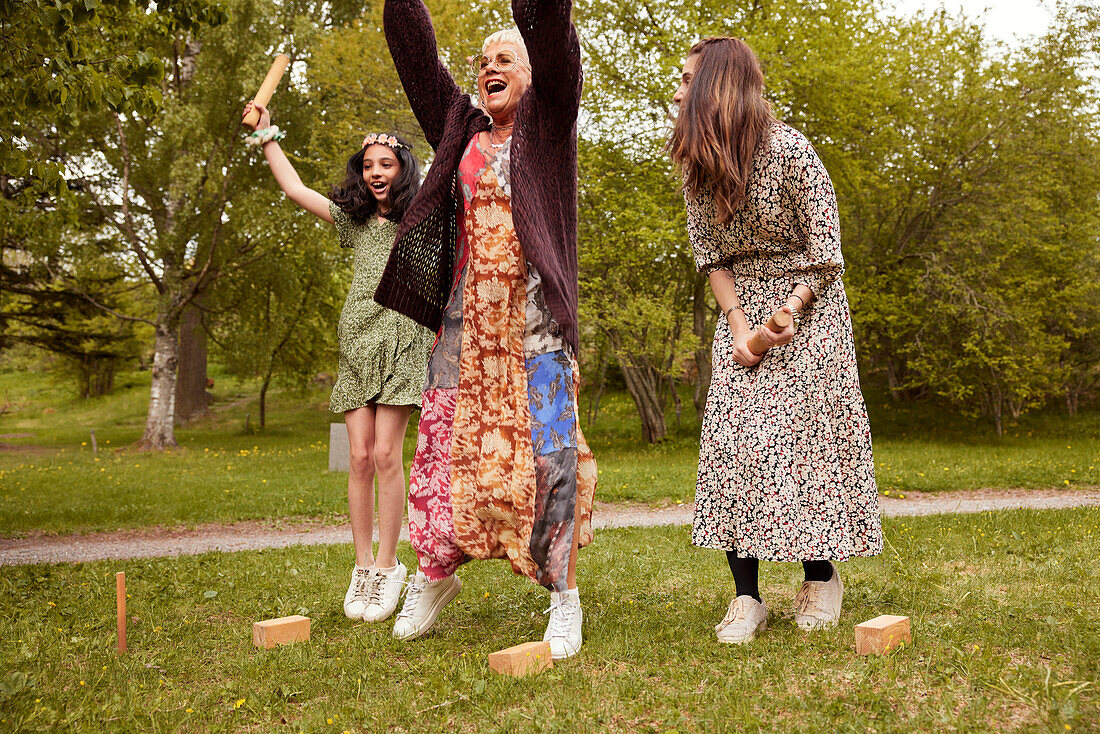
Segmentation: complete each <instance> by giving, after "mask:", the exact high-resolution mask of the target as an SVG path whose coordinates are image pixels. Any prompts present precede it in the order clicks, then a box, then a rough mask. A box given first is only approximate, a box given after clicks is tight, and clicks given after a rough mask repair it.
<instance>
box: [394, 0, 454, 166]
mask: <svg viewBox="0 0 1100 734" xmlns="http://www.w3.org/2000/svg"><path fill="white" fill-rule="evenodd" d="M382 26H383V28H384V29H385V32H386V43H387V44H388V45H389V47H390V56H392V57H393V65H394V67H395V68H396V69H397V75H398V76H399V77H401V85H402V86H403V87H404V88H405V96H406V97H408V98H409V106H410V107H412V111H413V114H415V115H416V119H417V121H418V122H419V123H420V129H421V130H423V132H424V138H425V139H426V140H427V141H428V145H430V146H432V148H438V147H439V143H440V142H441V141H442V140H443V126H444V123H445V122H446V120H447V110H449V109H450V107H451V104H452V103H453V101H454V99H455V97H456V96H458V95H461V94H462V90H461V89H459V88H458V85H457V84H456V83H455V80H454V78H453V77H452V76H451V73H450V72H449V71H447V68H446V67H445V66H443V62H442V61H440V60H439V48H438V46H437V45H436V41H435V30H434V29H433V28H432V16H431V14H429V13H428V8H427V6H425V5H424V3H423V2H422V1H421V0H386V5H385V7H384V8H383V11H382Z"/></svg>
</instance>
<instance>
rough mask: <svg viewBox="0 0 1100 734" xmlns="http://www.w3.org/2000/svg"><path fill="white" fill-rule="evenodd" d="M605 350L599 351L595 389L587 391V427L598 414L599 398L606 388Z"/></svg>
mask: <svg viewBox="0 0 1100 734" xmlns="http://www.w3.org/2000/svg"><path fill="white" fill-rule="evenodd" d="M607 362H608V358H607V349H606V347H605V348H604V349H601V350H600V369H599V377H597V378H596V387H595V389H590V390H589V391H588V425H592V422H593V421H595V420H596V416H597V415H599V414H600V398H601V397H603V390H604V387H606V386H607Z"/></svg>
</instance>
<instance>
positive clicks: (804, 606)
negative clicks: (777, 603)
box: [797, 582, 825, 614]
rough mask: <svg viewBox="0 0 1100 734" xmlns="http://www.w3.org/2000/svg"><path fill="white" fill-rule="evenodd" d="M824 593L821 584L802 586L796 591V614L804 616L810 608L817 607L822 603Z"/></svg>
mask: <svg viewBox="0 0 1100 734" xmlns="http://www.w3.org/2000/svg"><path fill="white" fill-rule="evenodd" d="M824 591H825V590H824V588H823V585H822V584H818V583H814V582H810V583H807V584H804V585H803V586H802V588H801V589H799V590H798V599H797V601H798V613H799V614H805V613H806V611H807V610H809V609H810V608H811V607H816V606H818V605H819V604H820V602H821V601H822V595H823V594H824Z"/></svg>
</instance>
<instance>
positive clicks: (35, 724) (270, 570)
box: [0, 509, 1100, 733]
mask: <svg viewBox="0 0 1100 734" xmlns="http://www.w3.org/2000/svg"><path fill="white" fill-rule="evenodd" d="M885 534H886V551H885V552H884V553H883V554H882V555H881V556H879V557H877V558H873V559H857V560H853V561H851V562H849V563H846V564H843V565H842V566H841V569H842V570H841V573H842V574H843V578H844V580H845V584H846V587H847V591H846V597H845V607H844V613H843V616H842V618H841V622H840V625H839V627H838V628H836V629H835V630H833V631H827V632H817V633H810V634H807V633H803V632H801V631H799V630H798V629H797V628H796V627H795V626H794V624H793V619H792V605H793V597H794V593H795V591H796V590H797V587H798V583H799V581H800V578H799V575H800V573H799V569H798V568H797V567H796V566H795V565H794V564H762V569H761V571H762V589H763V594H764V597H765V601H766V602H767V603H768V604H769V607H770V614H769V620H768V630H767V632H766V633H764V634H763V635H762V636H761V637H760V638H759V639H758V640H757V641H755V642H754V643H752V644H750V645H748V646H726V645H721V644H719V643H718V642H717V641H716V640H715V639H714V632H713V625H714V623H715V622H717V621H718V620H719V619H720V618H721V617H722V615H723V613H724V612H725V609H726V605H727V604H728V603H729V595H730V585H729V571H728V569H727V568H726V567H725V561H724V557H723V556H722V554H720V553H716V552H713V551H703V550H699V549H694V548H691V547H690V545H689V538H688V530H687V529H686V528H664V529H650V530H639V529H630V530H615V531H601V532H600V533H598V534H597V537H596V541H595V543H594V545H593V546H591V547H590V548H588V549H586V550H584V551H583V552H582V554H581V560H580V564H579V569H578V578H579V584H580V589H581V595H582V600H583V603H584V611H585V645H584V647H583V649H582V651H581V652H580V653H579V654H578V655H577V656H576V657H575V658H573V659H571V660H569V661H565V662H561V663H559V664H558V665H556V666H555V668H554V669H553V670H551V671H547V672H544V673H542V674H539V675H538V676H535V677H532V678H528V679H520V680H516V679H511V678H504V677H500V676H497V675H495V674H493V673H492V672H491V671H490V670H489V669H488V667H487V665H486V661H485V658H486V656H487V655H488V653H489V652H491V651H493V650H495V649H499V648H501V647H505V646H507V645H512V644H517V643H519V642H523V641H527V640H531V639H539V638H540V637H541V634H542V631H543V629H544V627H545V624H546V618H545V617H544V616H543V612H544V611H545V610H546V608H547V606H548V599H547V593H546V592H545V590H543V589H541V588H538V587H536V586H534V585H533V584H531V583H529V582H527V581H525V580H523V579H521V578H518V577H515V576H513V575H512V573H511V572H510V570H509V569H508V568H507V567H506V566H505V565H504V564H503V563H493V562H481V563H473V564H469V565H467V566H465V567H463V568H462V569H461V570H460V571H459V575H460V576H461V577H462V578H463V581H464V584H465V585H464V588H463V591H462V594H461V595H460V596H459V597H458V599H457V600H456V602H455V603H453V604H452V605H450V606H449V607H447V608H446V609H445V610H444V612H443V614H442V615H441V617H440V621H439V623H438V627H437V630H436V631H435V632H433V633H432V634H431V635H429V636H428V637H426V638H424V639H422V640H418V641H414V642H409V643H401V642H397V641H395V640H394V639H393V638H392V636H391V634H390V624H389V623H378V624H366V623H361V622H360V623H353V622H350V621H348V620H346V619H345V618H344V617H343V614H342V612H341V610H340V599H341V594H342V591H343V584H344V581H345V575H346V571H347V558H348V557H349V554H350V546H349V547H346V548H345V547H340V546H335V547H324V548H320V547H315V548H301V547H298V548H288V549H280V550H267V551H262V552H247V553H233V554H220V553H215V554H208V555H203V556H194V557H185V558H178V559H154V560H135V561H127V562H117V561H116V562H97V563H87V564H76V565H59V566H24V567H17V568H9V569H5V570H4V572H3V574H0V591H2V593H0V665H2V668H3V670H4V671H5V673H4V678H3V680H2V681H0V730H3V731H35V730H53V731H58V730H61V731H73V732H95V731H103V730H110V731H141V732H147V731H182V732H191V731H228V730H234V731H265V732H266V731H313V732H342V731H370V732H381V731H395V732H418V733H419V732H426V731H457V732H516V731H555V732H557V731H560V732H599V731H607V730H628V731H661V732H689V731H717V732H720V731H779V730H789V731H829V732H834V731H844V732H945V731H967V732H987V731H995V732H1006V731H1027V732H1055V731H1061V732H1064V731H1095V730H1096V729H1097V727H1098V725H1100V724H1098V722H1100V692H1098V691H1097V687H1096V681H1097V679H1098V674H1100V618H1098V616H1097V614H1096V599H1097V594H1098V592H1100V570H1098V567H1097V564H1096V558H1097V557H1100V510H1097V509H1079V510H1059V511H1046V512H1035V511H1011V512H997V513H983V514H981V515H970V516H939V517H925V518H913V519H907V520H887V521H886V523H885ZM399 555H400V556H401V557H402V559H403V560H404V562H405V563H406V564H409V563H411V562H412V558H413V557H412V552H411V549H410V548H409V547H408V546H407V545H402V547H401V548H400V549H399ZM119 569H125V570H126V571H127V577H128V582H129V584H128V590H129V591H130V594H131V598H130V601H129V611H130V613H131V614H132V615H133V616H134V617H136V619H135V620H134V621H133V622H132V624H131V627H130V635H129V645H130V653H129V654H128V655H126V656H124V657H119V656H117V655H116V654H115V653H114V643H115V638H114V573H115V571H116V570H119ZM294 613H304V614H308V615H309V616H310V617H311V618H312V620H313V628H312V639H311V641H309V642H308V643H300V644H295V645H292V646H287V647H282V648H276V649H273V650H270V651H260V650H256V649H254V648H253V647H252V645H251V625H252V622H253V621H254V620H258V619H265V618H271V617H277V616H283V615H287V614H294ZM882 613H892V614H904V615H907V616H910V617H911V618H912V620H913V621H912V630H913V632H912V634H913V641H912V645H910V646H907V647H904V648H902V649H900V650H898V651H896V652H893V653H891V654H889V655H887V656H885V657H875V656H872V657H859V656H857V655H856V654H855V652H854V641H853V631H852V626H853V625H854V624H855V623H857V622H860V621H864V620H866V619H869V618H871V617H875V616H877V615H879V614H882Z"/></svg>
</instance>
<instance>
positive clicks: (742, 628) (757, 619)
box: [714, 594, 768, 645]
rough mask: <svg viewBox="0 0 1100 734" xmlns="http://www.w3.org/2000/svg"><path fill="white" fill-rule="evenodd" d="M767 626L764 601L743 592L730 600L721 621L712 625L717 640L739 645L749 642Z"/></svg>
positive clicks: (766, 609) (766, 611) (766, 612)
mask: <svg viewBox="0 0 1100 734" xmlns="http://www.w3.org/2000/svg"><path fill="white" fill-rule="evenodd" d="M767 628H768V608H767V607H766V606H764V602H762V601H757V600H756V599H753V598H752V597H751V596H749V595H747V594H744V595H742V596H738V597H736V598H735V599H734V600H733V601H731V602H730V608H729V610H727V611H726V616H725V617H724V618H723V619H722V621H721V622H719V623H718V624H716V625H714V631H715V632H717V633H718V641H719V642H727V643H730V644H732V645H741V644H744V643H746V642H751V641H752V640H753V639H755V638H756V635H757V634H759V633H761V632H763V631H764V630H766V629H767Z"/></svg>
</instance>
